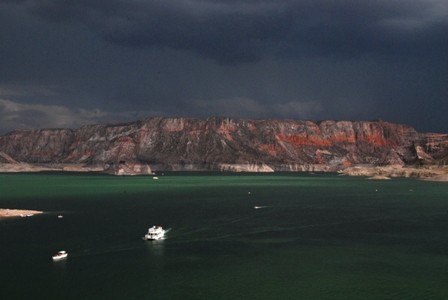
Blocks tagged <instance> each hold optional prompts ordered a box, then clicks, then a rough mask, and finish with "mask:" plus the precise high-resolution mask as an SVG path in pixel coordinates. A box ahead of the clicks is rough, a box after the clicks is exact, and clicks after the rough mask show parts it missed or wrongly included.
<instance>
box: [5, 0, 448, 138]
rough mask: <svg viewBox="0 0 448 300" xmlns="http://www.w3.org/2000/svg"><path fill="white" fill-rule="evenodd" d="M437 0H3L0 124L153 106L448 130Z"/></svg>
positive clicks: (140, 114)
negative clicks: (376, 121) (379, 121)
mask: <svg viewBox="0 0 448 300" xmlns="http://www.w3.org/2000/svg"><path fill="white" fill-rule="evenodd" d="M447 36H448V2H447V1H446V0H415V1H409V0H388V1H386V0H376V1H371V0H358V1H354V0H351V1H348V0H339V1H335V0H302V1H298V0H297V1H296V0H294V1H293V0H283V1H279V0H163V1H162V0H108V1H104V0H76V1H71V0H7V1H6V0H3V1H0V131H6V130H12V129H14V128H27V127H36V124H41V126H45V127H52V126H55V127H60V126H70V127H75V126H79V125H81V124H87V123H97V122H102V123H104V122H121V121H131V120H136V119H141V118H144V117H148V116H153V115H165V116H201V117H206V116H211V115H225V116H229V117H247V118H306V119H352V120H354V119H357V120H359V119H377V118H382V119H385V120H388V121H392V122H403V123H408V124H410V125H412V126H415V127H417V129H419V130H434V131H446V132H448V125H447V123H446V122H445V114H446V111H448V101H446V100H447V98H448V56H447V54H446V53H448V39H447Z"/></svg>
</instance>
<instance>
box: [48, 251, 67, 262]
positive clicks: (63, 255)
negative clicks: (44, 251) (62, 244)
mask: <svg viewBox="0 0 448 300" xmlns="http://www.w3.org/2000/svg"><path fill="white" fill-rule="evenodd" d="M67 256H68V253H67V251H63V250H62V251H59V252H58V253H56V254H55V255H53V256H52V258H53V260H54V261H58V260H62V259H65V258H67Z"/></svg>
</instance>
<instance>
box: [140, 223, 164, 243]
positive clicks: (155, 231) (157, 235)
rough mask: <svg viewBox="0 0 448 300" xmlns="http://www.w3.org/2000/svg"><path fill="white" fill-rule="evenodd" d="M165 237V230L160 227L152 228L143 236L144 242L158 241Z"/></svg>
mask: <svg viewBox="0 0 448 300" xmlns="http://www.w3.org/2000/svg"><path fill="white" fill-rule="evenodd" d="M164 237H165V230H164V229H163V228H162V226H152V227H151V228H149V229H148V233H147V234H145V237H144V238H145V240H148V241H154V240H160V239H163V238H164Z"/></svg>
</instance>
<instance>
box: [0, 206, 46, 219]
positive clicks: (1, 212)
mask: <svg viewBox="0 0 448 300" xmlns="http://www.w3.org/2000/svg"><path fill="white" fill-rule="evenodd" d="M42 213H43V211H39V210H25V209H8V208H0V219H1V218H13V217H22V218H24V217H31V216H34V215H37V214H42Z"/></svg>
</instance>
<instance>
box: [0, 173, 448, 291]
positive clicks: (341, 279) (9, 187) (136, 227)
mask: <svg viewBox="0 0 448 300" xmlns="http://www.w3.org/2000/svg"><path fill="white" fill-rule="evenodd" d="M256 206H257V207H259V208H258V209H256V208H255V207H256ZM0 207H1V208H18V209H33V210H43V211H45V212H46V213H45V214H42V215H36V216H33V217H29V218H14V219H2V220H0V284H1V295H2V299H8V300H10V299H47V300H48V299H130V300H139V299H184V300H188V299H261V300H262V299H312V300H314V299H344V300H348V299H376V300H378V299H448V284H447V282H448V184H447V183H440V182H438V183H436V182H425V181H418V180H413V179H393V180H389V181H376V180H366V179H365V178H361V177H341V176H337V175H334V174H323V175H322V174H306V175H305V174H275V175H266V174H264V175H247V174H243V175H239V174H224V175H223V174H201V173H197V174H196V173H186V174H176V173H166V174H165V175H164V176H162V175H159V180H153V179H152V178H151V177H143V176H139V177H114V176H105V175H90V174H0ZM58 215H63V218H62V219H60V218H58V217H57V216H58ZM152 225H162V226H164V227H165V228H167V229H168V230H169V231H168V233H167V238H166V239H165V240H163V241H155V242H148V241H144V240H142V236H143V235H144V234H145V233H146V231H147V229H148V228H149V227H151V226H152ZM58 250H67V251H68V252H69V257H68V259H67V260H65V261H60V262H53V261H52V260H51V256H52V254H54V253H55V252H57V251H58Z"/></svg>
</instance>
